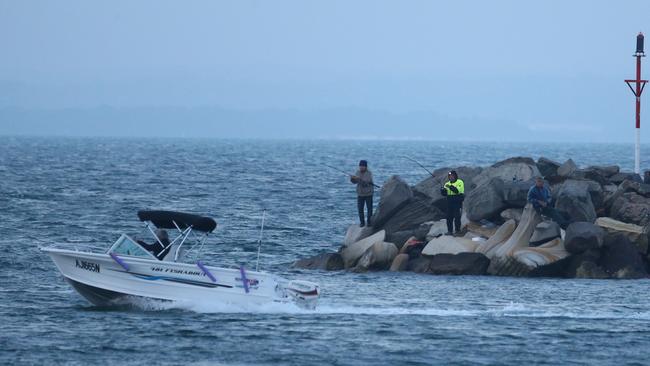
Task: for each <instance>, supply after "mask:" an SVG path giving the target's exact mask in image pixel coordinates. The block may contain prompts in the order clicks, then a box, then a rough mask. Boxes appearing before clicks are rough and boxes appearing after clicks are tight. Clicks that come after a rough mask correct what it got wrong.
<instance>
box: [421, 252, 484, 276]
mask: <svg viewBox="0 0 650 366" xmlns="http://www.w3.org/2000/svg"><path fill="white" fill-rule="evenodd" d="M489 265H490V260H489V259H488V258H487V257H486V256H485V255H483V254H481V253H459V254H438V255H434V256H433V257H432V258H431V264H429V272H430V273H432V274H436V275H478V276H480V275H485V274H486V273H487V268H488V266H489Z"/></svg>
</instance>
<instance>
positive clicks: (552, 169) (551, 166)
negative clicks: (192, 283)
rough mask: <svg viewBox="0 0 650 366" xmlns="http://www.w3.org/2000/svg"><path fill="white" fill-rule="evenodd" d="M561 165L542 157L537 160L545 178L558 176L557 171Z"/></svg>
mask: <svg viewBox="0 0 650 366" xmlns="http://www.w3.org/2000/svg"><path fill="white" fill-rule="evenodd" d="M560 165H561V164H560V163H558V162H556V161H553V160H550V159H547V158H544V157H541V158H539V159H538V160H537V168H538V169H539V172H540V174H541V175H542V176H543V177H548V176H551V175H556V174H557V169H558V168H559V167H560Z"/></svg>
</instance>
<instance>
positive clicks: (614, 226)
mask: <svg viewBox="0 0 650 366" xmlns="http://www.w3.org/2000/svg"><path fill="white" fill-rule="evenodd" d="M596 225H598V226H600V227H602V228H603V229H604V230H605V231H606V232H607V233H611V234H614V233H621V234H623V235H625V236H626V237H627V238H628V239H629V240H630V242H632V243H633V244H634V245H635V246H636V247H637V249H638V250H639V253H641V254H643V255H645V254H646V253H648V241H649V240H650V237H649V236H648V234H649V232H650V226H647V227H645V228H644V227H643V226H639V225H635V224H627V223H624V222H621V221H618V220H614V219H612V218H611V217H599V218H597V219H596Z"/></svg>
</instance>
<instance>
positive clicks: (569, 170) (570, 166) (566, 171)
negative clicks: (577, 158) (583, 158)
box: [557, 159, 578, 177]
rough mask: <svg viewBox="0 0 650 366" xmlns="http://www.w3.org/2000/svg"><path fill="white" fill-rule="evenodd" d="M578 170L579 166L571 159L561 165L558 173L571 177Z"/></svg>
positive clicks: (561, 175)
mask: <svg viewBox="0 0 650 366" xmlns="http://www.w3.org/2000/svg"><path fill="white" fill-rule="evenodd" d="M576 170H578V166H577V165H576V163H574V162H573V160H572V159H569V160H567V161H566V162H564V164H562V165H560V167H559V168H558V169H557V175H559V176H560V177H570V176H571V175H572V174H573V173H574V172H575V171H576Z"/></svg>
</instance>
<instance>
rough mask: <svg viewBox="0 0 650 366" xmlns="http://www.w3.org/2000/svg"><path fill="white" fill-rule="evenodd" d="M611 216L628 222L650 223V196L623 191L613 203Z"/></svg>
mask: <svg viewBox="0 0 650 366" xmlns="http://www.w3.org/2000/svg"><path fill="white" fill-rule="evenodd" d="M610 216H611V217H613V218H615V219H616V220H619V221H623V222H627V223H632V224H636V225H641V226H645V225H648V224H649V223H650V198H646V197H643V196H641V195H639V194H638V193H635V192H627V193H623V194H622V195H621V196H619V197H618V198H617V199H616V200H615V201H614V202H613V203H612V207H611V208H610Z"/></svg>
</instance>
